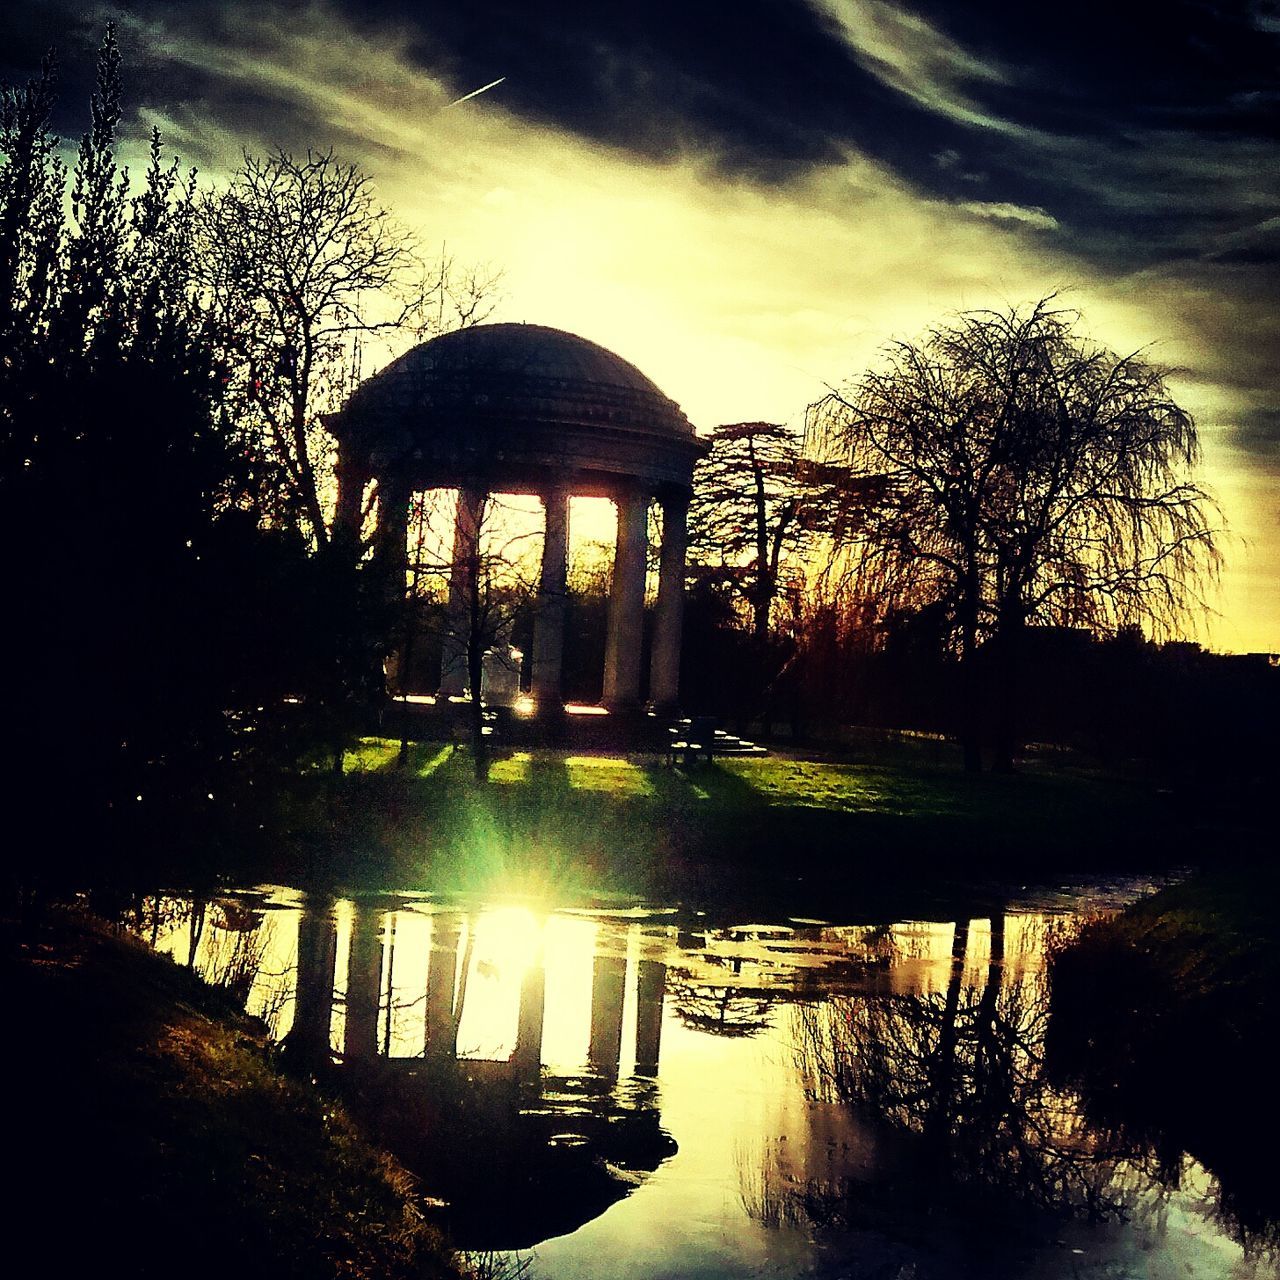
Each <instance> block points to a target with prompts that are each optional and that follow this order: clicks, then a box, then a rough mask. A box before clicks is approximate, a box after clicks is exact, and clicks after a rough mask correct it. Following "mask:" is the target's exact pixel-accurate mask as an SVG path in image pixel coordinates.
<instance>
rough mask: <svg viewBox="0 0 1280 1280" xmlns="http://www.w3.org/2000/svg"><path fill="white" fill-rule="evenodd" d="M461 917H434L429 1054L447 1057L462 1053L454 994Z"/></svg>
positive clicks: (429, 967) (429, 966)
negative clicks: (454, 1008)
mask: <svg viewBox="0 0 1280 1280" xmlns="http://www.w3.org/2000/svg"><path fill="white" fill-rule="evenodd" d="M459 926H460V918H459V917H458V916H457V915H456V914H454V913H452V912H448V913H444V912H441V913H440V914H437V915H434V916H432V918H431V958H430V960H429V961H428V962H427V1016H426V1044H425V1046H424V1047H425V1049H426V1053H427V1057H429V1058H435V1059H437V1060H439V1059H447V1058H452V1057H454V1056H455V1055H456V1054H457V1052H458V1023H457V1020H456V1019H455V1017H454V1011H453V993H454V989H455V988H456V986H457V981H458V941H459V938H460V937H461V929H460V927H459Z"/></svg>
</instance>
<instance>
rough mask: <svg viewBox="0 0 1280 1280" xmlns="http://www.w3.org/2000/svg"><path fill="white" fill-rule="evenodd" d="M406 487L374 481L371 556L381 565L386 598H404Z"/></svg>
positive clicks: (407, 491)
mask: <svg viewBox="0 0 1280 1280" xmlns="http://www.w3.org/2000/svg"><path fill="white" fill-rule="evenodd" d="M412 496H413V494H412V491H411V490H410V489H409V487H408V485H405V484H401V483H400V482H398V481H395V480H390V479H388V478H387V477H386V476H383V477H382V478H381V479H380V480H379V481H378V529H377V533H376V534H375V535H374V538H375V542H374V553H375V555H376V556H377V557H378V560H379V561H380V563H381V567H382V574H383V581H384V590H385V591H386V595H387V599H388V600H390V601H399V600H401V599H403V597H404V575H405V568H406V562H407V558H408V553H409V546H408V544H409V500H410V499H411V498H412Z"/></svg>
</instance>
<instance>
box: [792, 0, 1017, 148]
mask: <svg viewBox="0 0 1280 1280" xmlns="http://www.w3.org/2000/svg"><path fill="white" fill-rule="evenodd" d="M808 2H809V4H810V5H811V6H812V7H813V8H814V9H815V10H816V11H817V12H818V13H820V14H822V15H823V16H824V17H825V18H826V19H827V21H828V22H829V23H830V24H831V25H832V27H833V28H834V29H835V30H836V31H837V32H839V34H840V35H841V37H842V38H843V39H844V40H845V41H846V42H847V43H848V45H849V47H850V48H851V49H852V50H853V53H854V56H855V58H856V59H857V61H858V63H859V65H860V66H862V67H863V68H865V69H866V70H867V71H869V72H870V73H871V74H872V75H874V76H876V78H877V79H879V80H881V81H882V82H883V83H884V84H886V85H888V86H889V88H891V89H896V90H897V91H898V92H899V93H902V94H905V95H906V96H907V97H908V98H910V99H912V100H913V101H914V102H917V103H919V104H920V105H921V106H924V107H927V108H928V109H929V110H931V111H937V112H939V113H940V114H943V115H946V116H950V117H951V118H952V119H954V120H958V121H960V122H962V123H964V124H971V125H981V126H982V127H984V128H991V129H1000V130H1006V129H1010V128H1011V127H1012V126H1011V125H1010V124H1009V122H1008V121H1005V120H1001V119H999V118H997V117H995V116H993V115H991V114H989V113H988V112H986V111H984V110H983V109H982V108H981V107H980V106H979V105H978V104H977V103H976V102H975V101H974V100H973V99H972V98H971V97H969V96H968V94H967V92H966V88H967V86H968V85H970V84H972V83H974V82H984V81H985V82H986V83H988V84H1008V83H1009V82H1010V80H1011V76H1010V73H1009V72H1008V71H1007V70H1006V69H1005V68H1004V67H1002V66H999V65H997V64H995V63H991V62H985V61H983V60H982V59H980V58H978V57H976V56H975V55H974V54H972V53H970V52H969V51H968V50H967V49H965V48H963V47H962V46H961V45H959V44H957V43H956V42H955V41H954V40H952V39H950V38H949V37H947V36H946V35H944V34H943V33H942V32H941V31H940V30H938V29H937V28H936V27H934V26H931V25H930V24H929V23H928V22H926V21H925V20H924V19H923V18H922V17H920V16H919V15H918V14H916V13H913V12H912V11H911V10H909V9H906V8H903V7H901V6H899V5H895V4H890V3H886V0H808Z"/></svg>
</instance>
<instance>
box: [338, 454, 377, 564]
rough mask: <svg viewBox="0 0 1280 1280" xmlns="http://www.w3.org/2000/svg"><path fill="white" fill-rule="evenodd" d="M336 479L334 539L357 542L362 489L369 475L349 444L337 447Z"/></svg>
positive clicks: (362, 496) (361, 510) (362, 495)
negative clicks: (336, 496)
mask: <svg viewBox="0 0 1280 1280" xmlns="http://www.w3.org/2000/svg"><path fill="white" fill-rule="evenodd" d="M337 479H338V498H337V502H336V503H335V505H334V509H333V533H334V537H335V538H346V539H348V540H349V541H351V542H358V541H359V538H360V517H361V515H362V514H363V505H364V487H365V485H366V484H367V483H368V481H369V473H368V470H367V469H366V467H365V466H364V465H363V463H362V461H361V460H360V459H359V458H357V457H356V456H355V453H354V451H353V450H352V448H351V446H350V445H349V444H340V445H339V446H338V466H337Z"/></svg>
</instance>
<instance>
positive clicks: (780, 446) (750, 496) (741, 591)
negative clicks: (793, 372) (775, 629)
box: [689, 422, 830, 644]
mask: <svg viewBox="0 0 1280 1280" xmlns="http://www.w3.org/2000/svg"><path fill="white" fill-rule="evenodd" d="M829 516H830V508H829V506H828V505H827V504H825V503H823V502H822V501H821V496H820V494H819V492H818V490H817V489H816V487H815V486H814V484H813V482H812V479H811V477H810V475H809V474H808V471H807V470H806V467H805V464H804V460H803V457H802V453H801V440H800V437H799V436H798V435H797V433H796V432H794V431H791V430H789V429H788V428H787V427H785V426H781V425H779V424H777V423H773V422H737V423H732V424H728V425H725V426H720V427H717V428H716V429H715V430H714V431H713V432H712V433H711V451H710V453H708V454H707V456H706V457H705V458H703V459H702V460H701V461H700V462H699V463H698V465H697V467H696V468H695V469H694V477H693V501H692V503H691V505H690V508H689V547H690V559H691V561H692V562H693V563H694V564H695V565H701V566H703V567H704V568H705V569H707V570H711V571H714V572H715V573H716V574H717V575H718V576H720V577H721V578H722V579H723V580H724V581H725V582H726V583H728V584H729V586H730V588H731V590H732V591H733V593H734V594H735V595H737V596H738V597H740V598H741V599H742V600H743V601H745V603H746V605H747V607H748V609H749V610H750V613H751V631H752V634H753V636H754V637H755V639H756V641H757V642H758V643H761V644H762V643H763V642H764V641H765V640H766V639H767V638H768V635H769V622H770V614H771V612H772V609H773V604H774V601H775V600H776V599H777V597H778V594H779V591H780V589H781V588H780V581H781V579H780V574H781V571H782V567H783V565H784V563H785V562H786V561H787V560H788V559H790V558H794V557H799V556H802V555H803V553H804V551H805V549H806V547H807V545H808V543H809V541H810V539H811V537H812V535H813V534H814V533H815V531H816V528H817V527H818V526H819V525H823V524H825V523H826V521H827V520H828V518H829Z"/></svg>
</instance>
